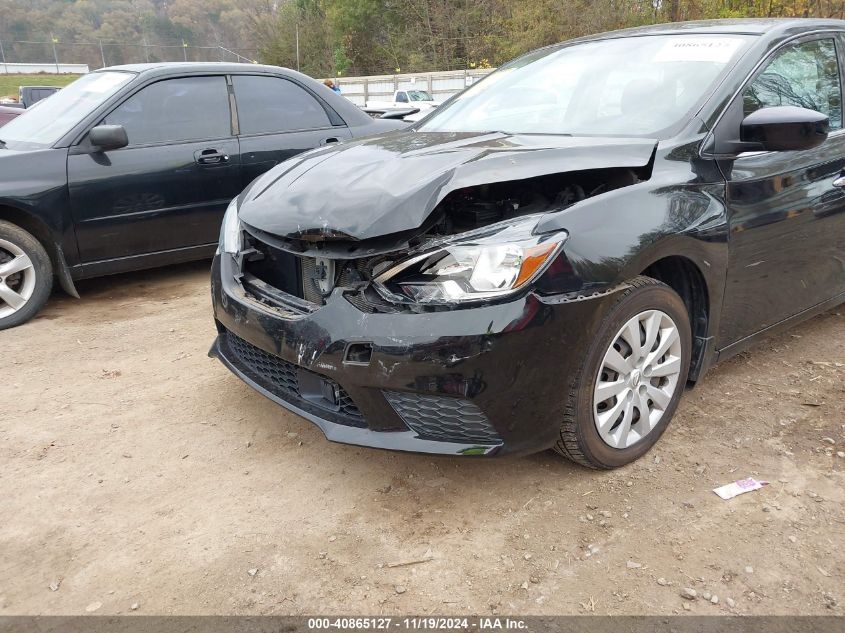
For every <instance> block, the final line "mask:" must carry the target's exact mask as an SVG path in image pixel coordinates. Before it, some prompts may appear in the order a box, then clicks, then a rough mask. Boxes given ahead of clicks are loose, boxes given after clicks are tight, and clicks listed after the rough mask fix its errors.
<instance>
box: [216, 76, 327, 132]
mask: <svg viewBox="0 0 845 633" xmlns="http://www.w3.org/2000/svg"><path fill="white" fill-rule="evenodd" d="M232 84H233V85H234V87H235V100H236V102H237V104H238V123H239V126H240V133H241V134H274V133H278V132H294V131H297V130H315V129H320V128H326V127H331V121H330V120H329V115H328V114H326V110H325V108H324V107H323V106H322V104H321V103H320V102H319V101H318V100H317V98H316V97H315V96H314V95H312V94H311V93H310V92H308V91H307V90H305V89H304V88H302V87H301V86H299V85H297V84H296V83H294V82H293V81H290V80H288V79H281V78H280V77H262V76H258V75H235V76H234V77H232Z"/></svg>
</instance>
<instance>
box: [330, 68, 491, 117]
mask: <svg viewBox="0 0 845 633" xmlns="http://www.w3.org/2000/svg"><path fill="white" fill-rule="evenodd" d="M494 70H495V68H484V69H471V70H450V71H443V72H431V73H408V74H399V75H372V76H369V77H332V78H331V79H332V81H333V82H334V83H335V85H337V86H339V87H340V93H341V94H342V95H343V96H344V97H346V98H347V99H349V100H350V101H352V103H354V104H355V105H357V106H361V107H363V106H364V104H365V103H366V102H367V101H392V100H393V93H394V92H396V91H397V90H427V91H428V93H429V94H430V95H431V96H432V97H434V100H435V101H441V102H442V101H446V99H448V98H449V97H451V96H452V95H454V94H457V93H459V92H460V91H461V90H463V89H464V88H466V87H467V86H470V85H472V83H473V82H475V81H477V80H479V79H481V78H482V77H484V76H486V75H488V74H490V73H491V72H493V71H494Z"/></svg>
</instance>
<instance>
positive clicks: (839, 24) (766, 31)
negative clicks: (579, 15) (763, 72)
mask: <svg viewBox="0 0 845 633" xmlns="http://www.w3.org/2000/svg"><path fill="white" fill-rule="evenodd" d="M829 29H839V30H845V20H833V19H822V18H737V19H724V20H696V21H692V22H669V23H666V24H652V25H650V26H638V27H634V28H630V29H621V30H618V31H607V32H605V33H598V34H596V35H588V36H585V37H581V38H578V39H575V40H570V42H579V41H588V40H596V39H611V38H618V37H636V36H640V35H669V34H676V35H684V34H690V33H709V34H733V35H768V36H771V37H772V38H775V37H778V36H780V35H783V34H786V33H795V32H800V31H815V30H829ZM567 43H569V42H567Z"/></svg>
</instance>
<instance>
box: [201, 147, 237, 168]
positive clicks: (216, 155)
mask: <svg viewBox="0 0 845 633" xmlns="http://www.w3.org/2000/svg"><path fill="white" fill-rule="evenodd" d="M194 158H195V159H196V161H197V162H198V163H199V164H200V165H219V164H220V163H226V162H228V161H229V155H228V154H224V153H223V152H221V151H219V150H216V149H204V150H201V151H199V152H197V153H196V154H194Z"/></svg>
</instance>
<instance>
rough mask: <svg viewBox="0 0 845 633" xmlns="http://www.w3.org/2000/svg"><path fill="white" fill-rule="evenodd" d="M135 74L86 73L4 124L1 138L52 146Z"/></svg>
mask: <svg viewBox="0 0 845 633" xmlns="http://www.w3.org/2000/svg"><path fill="white" fill-rule="evenodd" d="M134 77H135V75H134V74H132V73H124V72H111V71H109V72H102V73H91V74H90V75H84V76H82V77H80V78H79V79H77V80H76V81H74V82H73V83H72V84H70V85H69V86H67V87H66V88H62V89H61V90H59V91H58V92H57V93H56V94H54V95H52V96H50V97H47V98H46V99H44V100H42V101H39V102H38V104H37V107H33V108H32V109H28V110H25V111H24V113H23V114H22V115H21V116H19V117H17V118H15V119H13V120H12V121H10V122H9V123H7V124H6V125H4V126H3V128H2V131H0V138H2V139H3V140H4V141H6V142H9V141H16V142H19V143H23V144H26V145H33V146H44V147H49V146H51V145H53V144H54V143H56V142H57V141H58V140H59V139H60V138H62V137H63V136H64V135H65V134H67V133H68V132H69V131H70V130H71V129H72V128H73V126H74V125H76V124H77V123H79V121H81V120H82V119H83V118H84V117H85V116H86V115H88V114H90V113H91V112H92V111H93V110H94V108H96V107H97V106H98V105H100V104H101V103H102V102H103V101H105V100H106V99H108V98H109V97H111V96H112V95H113V94H114V93H115V92H117V90H118V89H119V88H120V87H121V86H123V85H124V84H126V83H128V82H129V81H131V80H132V79H133V78H134Z"/></svg>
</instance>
